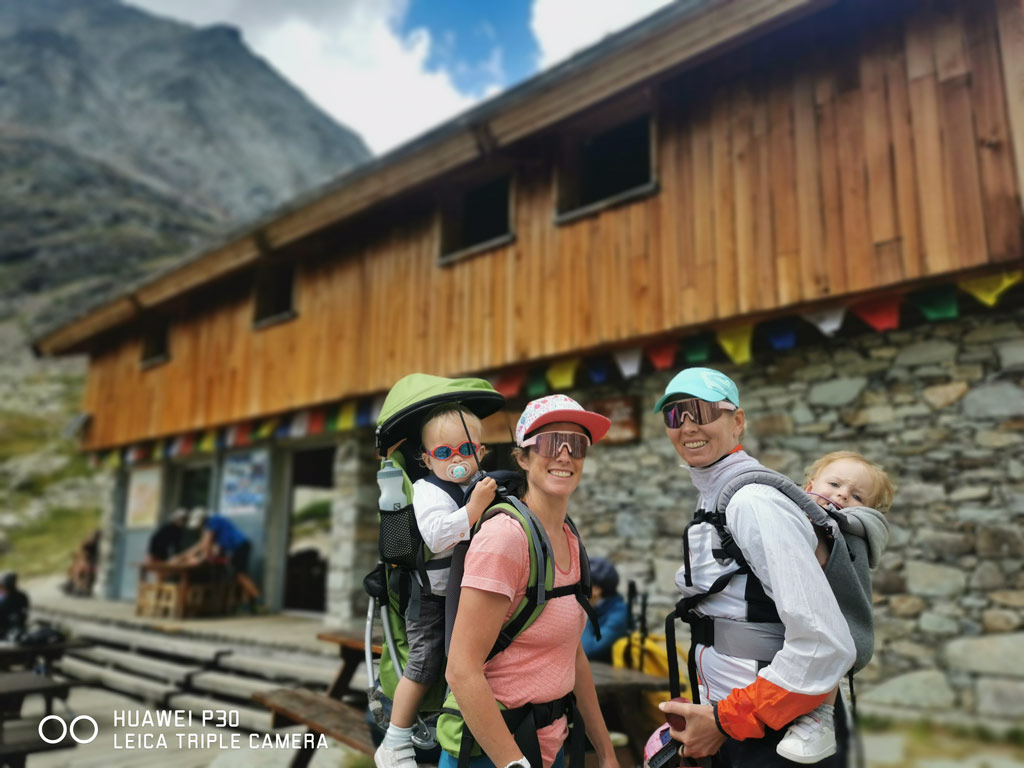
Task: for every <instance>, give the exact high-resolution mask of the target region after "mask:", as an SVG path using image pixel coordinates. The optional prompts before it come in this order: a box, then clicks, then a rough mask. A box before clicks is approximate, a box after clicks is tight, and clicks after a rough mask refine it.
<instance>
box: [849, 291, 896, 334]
mask: <svg viewBox="0 0 1024 768" xmlns="http://www.w3.org/2000/svg"><path fill="white" fill-rule="evenodd" d="M850 311H851V312H853V314H855V315H856V316H857V317H859V318H860V319H861V320H863V321H864V322H865V323H867V324H868V325H870V326H871V327H872V328H874V329H875V330H876V331H892V330H895V329H897V328H899V327H900V297H899V296H885V297H883V298H880V299H871V300H870V301H864V302H861V303H860V304H854V305H853V306H852V307H850Z"/></svg>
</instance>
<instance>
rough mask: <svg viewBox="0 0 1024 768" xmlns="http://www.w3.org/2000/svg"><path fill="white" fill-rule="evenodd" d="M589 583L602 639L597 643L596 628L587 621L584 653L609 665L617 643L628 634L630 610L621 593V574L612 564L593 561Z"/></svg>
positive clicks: (597, 560) (599, 558)
mask: <svg viewBox="0 0 1024 768" xmlns="http://www.w3.org/2000/svg"><path fill="white" fill-rule="evenodd" d="M590 583H591V589H592V595H593V596H592V597H591V599H590V603H591V605H592V606H593V607H594V613H595V614H596V616H597V624H598V626H599V627H600V628H601V639H600V640H598V639H597V635H596V634H595V633H594V626H593V624H591V622H589V621H588V622H587V623H586V625H584V627H583V637H582V641H583V652H584V653H585V654H587V658H588V659H590V660H591V661H608V662H610V661H611V660H612V646H613V645H615V641H616V640H618V639H619V638H621V637H625V636H626V635H628V634H629V607H628V606H627V605H626V601H625V600H623V599H622V595H620V594H619V593H618V588H619V572H618V571H617V570H615V566H614V565H612V563H611V561H610V560H607V559H606V558H603V557H592V558H590Z"/></svg>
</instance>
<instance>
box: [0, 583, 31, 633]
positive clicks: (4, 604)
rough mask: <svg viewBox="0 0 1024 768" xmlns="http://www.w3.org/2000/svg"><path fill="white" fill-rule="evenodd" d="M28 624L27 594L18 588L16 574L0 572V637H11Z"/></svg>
mask: <svg viewBox="0 0 1024 768" xmlns="http://www.w3.org/2000/svg"><path fill="white" fill-rule="evenodd" d="M27 624H28V595H26V594H25V593H24V592H22V591H21V590H20V589H18V574H16V573H15V572H14V571H6V572H5V573H2V574H0V639H3V638H11V639H13V638H14V637H16V636H17V635H19V634H20V633H21V632H24V631H25V627H26V626H27Z"/></svg>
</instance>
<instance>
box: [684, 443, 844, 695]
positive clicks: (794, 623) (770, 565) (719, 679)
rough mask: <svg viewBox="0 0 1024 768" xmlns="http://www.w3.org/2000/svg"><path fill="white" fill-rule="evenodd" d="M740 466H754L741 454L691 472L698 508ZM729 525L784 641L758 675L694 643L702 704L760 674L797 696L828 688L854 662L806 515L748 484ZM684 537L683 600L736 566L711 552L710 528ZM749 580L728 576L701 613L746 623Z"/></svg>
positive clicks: (734, 503)
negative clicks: (779, 622) (782, 628)
mask: <svg viewBox="0 0 1024 768" xmlns="http://www.w3.org/2000/svg"><path fill="white" fill-rule="evenodd" d="M744 461H746V462H752V460H751V459H750V458H749V457H748V456H747V455H746V454H742V453H739V454H735V455H734V456H729V457H727V459H725V460H723V462H721V466H716V467H713V468H709V469H708V470H691V474H692V475H693V480H694V484H695V485H696V486H697V488H698V490H699V491H701V503H702V504H706V505H707V508H709V507H710V504H711V502H712V499H713V498H714V497H715V495H716V494H715V492H716V491H717V488H718V486H719V482H718V480H719V478H718V477H717V476H718V475H721V474H725V472H726V470H728V468H729V466H730V465H732V464H737V463H740V462H744ZM752 463H753V462H752ZM705 494H707V496H705ZM726 525H727V527H728V529H729V530H730V531H731V532H732V535H733V539H734V540H735V542H736V544H737V545H738V546H739V548H740V550H741V551H742V552H743V556H744V558H745V559H746V560H747V563H748V564H749V566H750V568H751V570H752V571H753V573H754V574H755V575H756V576H757V577H758V579H760V581H761V584H762V586H763V587H764V590H765V593H766V594H767V595H768V597H770V598H771V599H772V600H773V601H774V602H775V607H776V609H777V611H778V613H779V618H780V619H781V620H782V623H783V624H784V625H785V641H784V644H783V647H782V649H781V650H780V651H779V652H778V653H777V654H776V655H775V658H774V660H773V661H772V662H771V663H770V664H769V665H768V666H766V667H764V668H763V669H762V670H761V671H760V672H758V669H757V662H756V661H752V660H750V659H740V658H736V657H733V656H727V655H725V654H723V653H720V652H719V651H717V650H716V649H715V648H713V647H705V646H702V645H698V646H697V649H696V652H697V665H698V676H699V677H700V680H701V684H702V690H701V695H702V700H703V701H706V702H707V701H719V700H721V699H724V698H726V697H727V696H729V695H730V692H731V691H732V690H733V689H734V688H745V687H746V686H749V685H751V684H752V683H753V682H755V680H756V679H757V677H759V676H760V677H763V678H765V679H766V680H767V681H769V682H771V683H773V684H774V685H777V686H779V687H780V688H783V689H785V690H787V691H791V692H794V693H800V694H819V693H824V692H826V691H830V690H832V689H833V688H834V687H835V686H836V684H837V683H838V682H839V680H840V679H841V678H842V677H843V675H844V674H845V673H846V672H847V670H849V669H850V667H851V666H852V664H853V660H854V655H855V651H854V644H853V638H852V636H851V635H850V630H849V627H848V625H847V623H846V619H845V618H844V617H843V614H842V613H841V611H840V610H839V605H838V603H837V602H836V599H835V596H834V595H833V593H832V589H831V587H830V586H829V584H828V582H827V581H826V579H825V574H824V572H823V571H822V569H821V566H820V565H819V564H818V562H817V560H816V559H815V557H814V547H815V544H816V537H815V534H814V530H813V528H812V527H811V524H810V522H809V521H808V519H807V516H806V515H805V514H804V513H803V512H802V511H801V510H800V509H798V508H797V507H796V506H795V505H794V504H793V502H792V501H790V500H789V499H788V498H787V497H786V496H785V495H784V494H783V493H782V492H780V491H778V490H776V489H775V488H771V487H769V486H766V485H757V484H751V485H747V486H744V487H743V488H741V489H740V490H739V491H737V492H736V494H735V495H734V496H733V497H732V499H731V500H730V502H729V505H728V507H727V508H726ZM689 536H690V566H691V579H692V581H693V585H692V586H689V587H688V586H686V583H685V578H684V568H685V566H684V568H680V569H679V571H678V573H677V574H676V584H677V586H678V587H679V590H680V592H682V593H683V595H684V596H689V595H693V594H699V593H702V592H706V591H707V590H708V588H709V587H710V586H711V584H712V583H714V581H715V579H717V578H718V577H719V576H720V575H721V574H723V573H725V572H727V571H730V570H733V569H735V567H736V564H735V563H734V562H732V561H728V562H726V563H721V562H719V561H718V560H716V559H715V557H714V555H713V554H712V549H713V548H718V547H720V546H721V545H720V542H719V539H718V533H717V532H716V531H715V529H714V527H713V526H712V525H710V524H709V523H705V524H702V525H695V526H693V527H692V528H691V529H690V533H689ZM746 581H747V577H746V576H743V575H740V576H735V577H733V579H732V580H731V581H730V582H729V585H728V586H727V587H726V588H725V589H724V590H723V591H722V592H720V593H717V594H715V595H712V596H710V597H708V598H707V599H705V600H704V601H703V602H702V603H701V604H700V607H699V613H701V614H702V615H705V616H711V617H714V618H727V619H737V620H745V619H746V617H747V613H746V611H747V603H746V601H745V600H744V598H743V594H744V590H745V588H746Z"/></svg>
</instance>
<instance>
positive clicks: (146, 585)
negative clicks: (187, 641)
mask: <svg viewBox="0 0 1024 768" xmlns="http://www.w3.org/2000/svg"><path fill="white" fill-rule="evenodd" d="M138 567H139V583H138V589H137V592H136V597H135V613H136V615H138V616H148V617H151V618H172V619H184V618H192V617H196V616H216V615H223V614H224V613H227V612H228V611H229V610H230V609H231V607H232V605H233V600H231V596H232V594H233V589H234V581H233V580H228V579H226V578H224V575H225V574H224V572H223V571H218V569H217V568H216V566H211V565H210V564H209V563H167V562H151V563H139V564H138Z"/></svg>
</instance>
